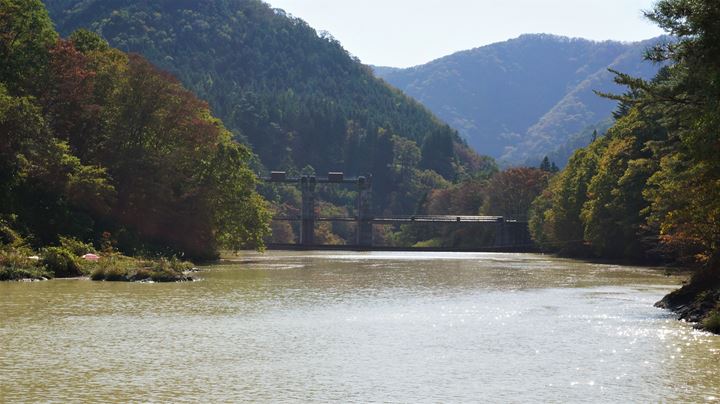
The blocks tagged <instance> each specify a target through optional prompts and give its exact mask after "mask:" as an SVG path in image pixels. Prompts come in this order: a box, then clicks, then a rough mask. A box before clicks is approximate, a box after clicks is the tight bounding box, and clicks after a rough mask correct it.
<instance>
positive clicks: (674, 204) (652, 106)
mask: <svg viewBox="0 0 720 404" xmlns="http://www.w3.org/2000/svg"><path fill="white" fill-rule="evenodd" d="M648 17H649V18H650V19H651V20H652V21H654V22H656V23H657V24H658V25H659V26H661V27H662V28H664V29H665V30H667V31H668V33H670V34H672V35H674V36H677V37H678V38H679V40H678V42H674V43H673V42H670V43H665V44H662V45H658V46H656V47H654V48H653V49H652V50H651V52H649V54H648V58H649V59H651V60H654V61H658V62H667V63H668V65H667V66H666V67H664V68H663V69H662V70H661V71H660V72H659V73H658V74H657V75H656V76H655V77H654V78H653V79H652V80H649V81H646V80H643V79H641V78H636V77H633V76H631V75H628V74H626V73H620V72H618V73H617V74H616V81H617V82H618V83H619V84H621V85H624V86H625V87H626V92H625V93H624V94H623V95H608V97H610V98H614V99H616V100H618V101H619V102H620V106H619V108H618V109H617V111H616V112H615V114H614V115H615V122H614V124H613V126H612V127H611V128H610V129H609V131H608V135H607V136H606V137H603V138H598V139H596V140H595V141H594V142H593V143H592V144H591V145H589V146H588V147H586V148H583V149H581V150H578V151H577V152H576V153H575V154H574V155H573V157H572V158H571V159H570V162H569V164H568V165H567V167H566V168H565V169H564V170H563V171H562V172H561V173H559V174H558V175H557V176H555V177H554V178H552V180H551V181H550V184H549V186H548V188H547V189H546V190H545V191H544V192H543V194H542V195H541V196H540V197H539V198H538V199H536V200H535V202H534V203H533V208H532V212H531V231H532V232H533V235H534V237H535V239H536V240H537V241H538V242H539V243H540V244H541V245H543V246H545V247H546V248H548V249H552V250H557V251H560V252H562V253H565V254H568V255H578V254H581V255H588V254H591V255H594V256H597V257H603V258H630V259H634V260H647V259H648V258H650V259H658V258H660V259H663V260H668V259H670V260H673V261H676V262H681V263H689V264H700V265H702V266H704V268H705V269H704V270H703V271H702V272H700V273H699V274H698V275H696V276H695V277H694V278H693V280H692V281H691V282H690V283H689V284H688V285H686V286H685V287H684V288H683V289H681V290H680V291H679V292H677V293H674V294H672V295H670V296H668V297H667V298H666V299H665V301H664V302H663V305H665V306H666V307H671V308H676V309H680V310H681V312H682V313H683V316H684V318H688V319H690V320H693V321H698V320H702V321H704V326H705V327H706V328H708V329H712V330H714V331H715V332H720V97H719V95H720V80H719V78H720V4H718V3H717V2H715V1H691V0H662V1H660V2H658V4H657V5H656V6H655V8H654V10H653V11H652V12H650V13H648Z"/></svg>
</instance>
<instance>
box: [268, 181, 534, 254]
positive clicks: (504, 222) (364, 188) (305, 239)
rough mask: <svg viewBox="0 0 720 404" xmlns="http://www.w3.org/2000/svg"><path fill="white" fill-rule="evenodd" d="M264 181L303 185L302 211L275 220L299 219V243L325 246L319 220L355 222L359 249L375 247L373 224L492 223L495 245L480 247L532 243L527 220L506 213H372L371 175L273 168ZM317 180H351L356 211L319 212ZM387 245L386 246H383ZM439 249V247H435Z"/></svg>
mask: <svg viewBox="0 0 720 404" xmlns="http://www.w3.org/2000/svg"><path fill="white" fill-rule="evenodd" d="M262 180H263V181H265V182H270V183H282V184H293V185H297V186H299V187H300V190H301V194H302V208H301V210H300V212H301V213H300V214H299V215H294V216H276V217H274V218H273V220H277V221H291V222H300V242H299V244H298V247H306V248H309V247H322V246H318V245H317V244H315V223H316V222H355V223H356V235H355V243H356V244H355V245H354V246H344V247H346V248H347V247H358V248H359V249H375V248H376V246H374V245H373V231H372V226H373V225H374V224H379V225H387V224H409V223H438V224H467V223H475V224H477V225H483V226H491V227H492V228H493V229H494V233H495V237H494V244H493V245H492V246H478V249H477V250H483V251H485V250H508V249H516V248H517V247H525V248H529V247H530V246H531V245H532V241H531V240H530V236H529V233H528V229H527V221H524V220H517V219H511V218H505V217H503V216H468V215H395V216H389V217H382V216H380V217H376V216H374V215H372V213H371V200H372V199H371V198H372V177H363V176H361V177H353V178H345V176H344V174H343V173H341V172H330V173H328V176H327V177H317V176H314V175H303V176H300V177H297V178H289V177H287V175H286V173H285V172H284V171H272V172H271V174H270V177H265V178H262ZM318 184H348V185H351V186H355V187H356V189H357V198H356V201H355V208H356V210H355V211H356V215H355V216H347V217H321V216H318V215H317V213H316V209H315V208H316V203H315V200H316V192H317V185H318ZM382 248H384V247H382ZM433 250H436V249H433Z"/></svg>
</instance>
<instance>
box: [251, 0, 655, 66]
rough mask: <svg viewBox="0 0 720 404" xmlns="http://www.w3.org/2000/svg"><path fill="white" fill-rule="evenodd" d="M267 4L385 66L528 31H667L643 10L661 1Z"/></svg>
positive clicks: (628, 37)
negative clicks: (657, 25)
mask: <svg viewBox="0 0 720 404" xmlns="http://www.w3.org/2000/svg"><path fill="white" fill-rule="evenodd" d="M265 1H266V2H267V3H269V4H270V5H271V6H272V7H275V8H281V9H283V10H285V11H286V12H288V13H290V14H292V15H294V16H295V17H299V18H302V19H303V20H305V21H307V22H308V24H310V25H311V26H312V27H313V28H315V29H316V30H318V31H328V32H329V33H330V34H331V35H332V36H333V37H335V39H337V40H338V41H340V43H341V44H342V45H343V47H344V48H345V49H347V50H348V51H349V52H350V53H351V54H353V55H354V56H357V57H358V58H360V60H361V61H362V62H363V63H366V64H372V65H379V66H392V67H408V66H415V65H419V64H423V63H427V62H429V61H431V60H433V59H437V58H439V57H442V56H445V55H449V54H451V53H453V52H457V51H460V50H466V49H471V48H476V47H478V46H483V45H487V44H490V43H494V42H500V41H504V40H507V39H510V38H515V37H517V36H519V35H521V34H527V33H549V34H556V35H564V36H570V37H580V38H587V39H594V40H605V39H614V40H621V41H638V40H643V39H648V38H652V37H654V36H658V35H661V34H663V32H662V31H661V30H660V29H659V28H657V27H656V26H655V25H653V24H652V23H651V22H649V21H647V20H645V19H644V17H643V15H642V10H648V9H650V8H652V6H653V4H654V3H655V0H499V1H498V0H495V1H490V0H475V1H473V0H265Z"/></svg>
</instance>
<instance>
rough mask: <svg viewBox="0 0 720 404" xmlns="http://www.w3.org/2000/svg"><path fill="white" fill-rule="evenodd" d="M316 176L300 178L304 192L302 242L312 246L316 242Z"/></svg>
mask: <svg viewBox="0 0 720 404" xmlns="http://www.w3.org/2000/svg"><path fill="white" fill-rule="evenodd" d="M315 185H317V179H316V178H315V176H308V175H303V176H302V177H301V178H300V190H301V192H302V211H301V214H300V244H302V245H304V246H311V245H314V244H315V219H316V216H315Z"/></svg>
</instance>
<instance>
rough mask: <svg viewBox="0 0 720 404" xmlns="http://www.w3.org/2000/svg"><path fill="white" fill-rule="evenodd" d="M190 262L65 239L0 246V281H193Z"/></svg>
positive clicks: (192, 267) (192, 266)
mask: <svg viewBox="0 0 720 404" xmlns="http://www.w3.org/2000/svg"><path fill="white" fill-rule="evenodd" d="M193 269H194V265H193V263H191V262H189V261H182V260H179V259H177V258H174V257H173V258H169V259H168V258H164V257H161V258H142V257H129V256H126V255H122V254H120V253H118V252H117V251H106V252H100V253H98V252H97V251H95V250H94V249H93V248H92V246H90V245H88V244H84V243H81V242H78V241H76V240H68V239H65V240H63V241H62V242H61V245H60V246H54V247H46V248H43V249H40V250H39V251H34V250H32V249H30V248H29V247H26V246H9V245H3V246H0V281H27V280H47V279H51V278H75V277H88V278H90V279H92V280H94V281H125V282H137V281H154V282H182V281H192V280H193V278H192V277H191V276H190V275H189V274H188V273H189V272H190V271H191V270H193Z"/></svg>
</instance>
